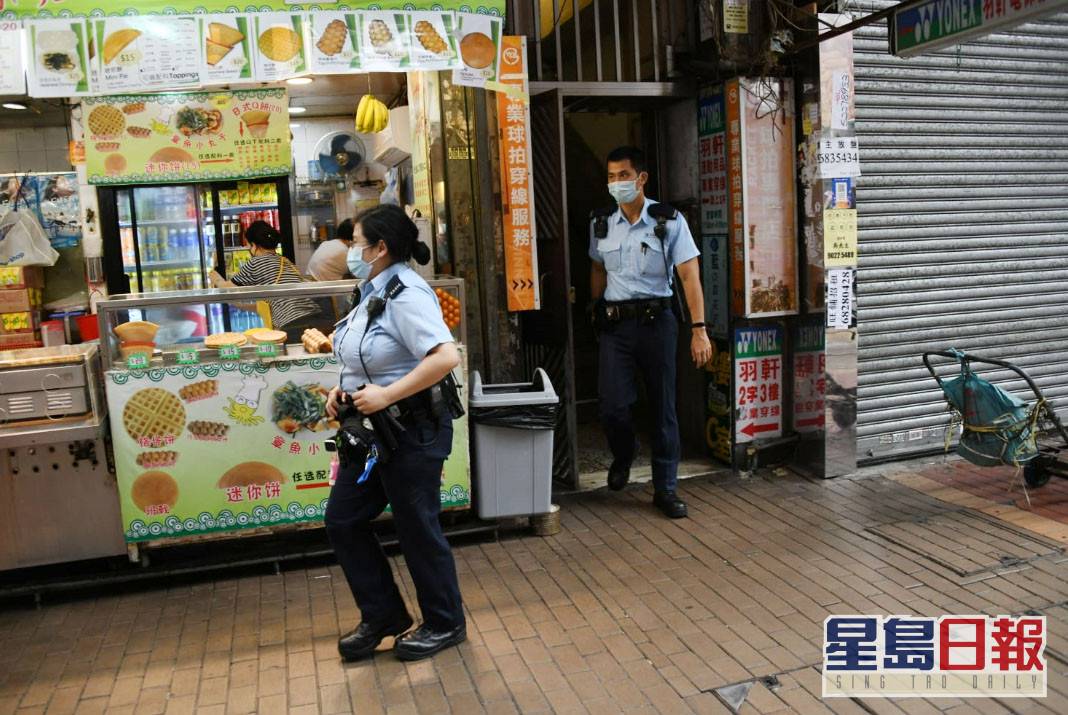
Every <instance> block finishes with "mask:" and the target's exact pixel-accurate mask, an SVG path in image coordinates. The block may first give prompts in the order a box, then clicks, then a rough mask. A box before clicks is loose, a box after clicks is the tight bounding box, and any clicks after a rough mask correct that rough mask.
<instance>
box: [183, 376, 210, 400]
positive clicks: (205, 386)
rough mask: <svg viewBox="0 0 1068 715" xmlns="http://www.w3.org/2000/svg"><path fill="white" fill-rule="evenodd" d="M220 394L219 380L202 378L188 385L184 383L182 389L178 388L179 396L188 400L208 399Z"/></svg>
mask: <svg viewBox="0 0 1068 715" xmlns="http://www.w3.org/2000/svg"><path fill="white" fill-rule="evenodd" d="M218 394H219V381H218V380H201V381H200V382H193V383H190V384H188V385H184V386H182V388H181V389H180V390H178V396H179V397H181V398H182V399H183V400H185V401H186V402H196V401H197V400H207V399H208V398H211V397H215V396H216V395H218Z"/></svg>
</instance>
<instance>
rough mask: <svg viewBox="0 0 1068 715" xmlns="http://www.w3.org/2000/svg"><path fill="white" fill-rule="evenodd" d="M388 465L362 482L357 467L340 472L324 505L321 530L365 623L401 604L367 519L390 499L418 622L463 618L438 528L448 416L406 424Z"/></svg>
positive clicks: (439, 624)
mask: <svg viewBox="0 0 1068 715" xmlns="http://www.w3.org/2000/svg"><path fill="white" fill-rule="evenodd" d="M406 427H407V431H406V432H405V433H404V435H402V436H401V438H400V447H399V448H398V449H397V452H396V453H395V454H394V455H393V457H392V459H391V460H390V462H389V464H385V465H383V464H378V465H376V466H375V468H374V469H373V470H372V471H371V474H370V476H369V477H368V478H367V480H366V481H365V482H364V483H363V484H357V483H356V479H357V477H358V476H359V473H358V472H356V471H355V470H354V469H341V470H339V473H338V476H337V481H336V482H335V484H334V486H333V487H332V488H331V490H330V501H329V502H328V504H327V507H326V519H325V521H326V533H327V534H328V535H329V537H330V543H331V544H332V545H333V547H334V552H335V553H336V554H337V560H338V563H340V564H341V569H342V570H343V571H344V572H345V578H346V579H347V580H348V582H349V588H351V589H352V595H353V596H354V597H355V598H356V605H357V606H358V607H359V609H360V614H361V616H362V618H363V620H364V622H366V623H375V624H377V623H381V622H383V621H385V620H388V619H391V618H393V617H394V616H395V614H397V613H399V612H401V611H404V610H406V609H405V605H404V600H403V599H402V598H401V594H400V590H399V589H398V588H397V584H396V583H395V582H394V581H393V572H392V571H391V570H390V567H389V560H388V559H387V558H386V555H385V553H383V551H382V546H381V544H380V543H379V542H378V538H377V537H376V536H375V534H374V532H373V531H372V530H371V520H373V519H374V518H375V517H377V516H378V515H379V514H381V513H382V512H383V510H385V508H386V504H389V505H390V506H391V508H392V510H393V524H394V527H395V528H396V531H397V539H398V541H400V546H401V550H402V551H403V552H404V559H405V561H406V562H407V565H408V571H409V572H410V573H411V575H412V581H413V582H414V583H415V591H416V596H417V598H418V600H419V608H420V610H421V611H422V613H423V621H424V622H425V623H426V624H427V625H428V626H430V627H431V628H433V629H434V630H437V631H445V630H451V629H453V628H456V627H458V626H460V625H462V624H463V623H464V612H463V604H462V602H461V600H460V585H459V583H458V581H457V578H456V563H455V562H454V561H453V558H452V551H451V550H450V549H449V542H448V541H446V540H445V535H444V534H443V533H442V531H441V523H440V522H439V521H438V515H439V514H440V513H441V468H442V465H443V464H444V461H445V458H446V457H447V456H448V455H449V451H450V448H451V447H452V422H451V421H449V420H448V419H446V420H444V421H442V422H441V423H440V424H435V423H433V422H430V421H426V420H424V421H421V422H419V423H416V424H415V425H412V426H407V425H406Z"/></svg>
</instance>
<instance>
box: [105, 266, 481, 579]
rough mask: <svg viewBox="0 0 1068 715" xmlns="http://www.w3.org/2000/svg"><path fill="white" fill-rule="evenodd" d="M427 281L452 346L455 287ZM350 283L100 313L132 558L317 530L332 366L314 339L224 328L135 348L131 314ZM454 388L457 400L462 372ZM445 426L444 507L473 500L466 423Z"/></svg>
mask: <svg viewBox="0 0 1068 715" xmlns="http://www.w3.org/2000/svg"><path fill="white" fill-rule="evenodd" d="M431 286H432V287H433V288H434V289H435V291H436V292H437V293H438V295H439V298H440V300H441V305H442V311H443V314H444V315H445V316H446V319H447V321H448V322H449V325H450V327H451V328H452V329H453V333H454V337H455V338H456V340H457V342H458V343H459V344H460V345H461V347H462V344H463V340H464V328H465V326H464V325H463V322H462V316H463V300H464V295H463V283H462V281H459V280H456V279H440V280H434V281H431ZM353 287H354V283H353V282H352V281H338V282H330V283H304V284H292V285H277V286H258V287H250V288H226V289H217V290H192V291H168V292H161V293H153V294H132V295H121V296H115V297H114V298H112V299H109V300H105V301H101V302H100V303H99V304H98V305H97V309H98V314H99V320H100V335H101V346H100V351H101V362H102V364H103V366H104V373H103V382H104V390H105V394H106V399H107V404H108V406H109V407H110V411H109V414H110V423H111V436H112V445H113V450H114V456H115V474H116V477H117V484H118V497H119V504H120V508H121V513H122V531H123V535H124V538H125V541H126V544H127V549H128V552H129V554H130V558H131V559H132V560H138V559H140V558H141V557H142V553H143V549H145V548H146V547H151V546H156V545H164V544H175V543H186V542H189V541H197V540H203V539H214V538H230V537H233V536H239V535H248V534H262V533H268V532H274V531H278V530H280V529H286V528H305V527H309V526H318V525H320V524H321V522H322V519H323V516H324V513H325V510H326V499H327V495H328V493H329V486H330V482H329V475H330V460H331V455H330V453H329V452H328V451H327V450H326V447H325V442H326V440H328V439H331V438H332V437H333V435H334V431H335V430H336V429H337V424H336V422H333V421H331V420H329V419H328V418H327V416H326V412H325V404H326V395H327V393H328V392H329V390H330V388H331V387H333V386H334V385H336V384H337V380H338V370H339V368H338V363H337V360H336V358H335V357H334V356H333V355H332V354H330V353H329V352H325V353H323V352H318V350H319V349H320V347H319V344H320V343H321V342H322V338H321V337H320V339H318V340H315V339H311V338H312V336H311V335H309V334H306V335H305V341H304V343H305V344H303V345H286V344H279V343H276V342H267V341H258V338H259V336H260V335H262V333H259V332H257V330H256V329H253V330H250V331H247V332H248V336H247V338H248V339H247V340H245V341H242V340H240V338H241V337H245V336H244V335H243V334H238V333H226V334H224V335H221V336H218V337H219V338H222V339H221V340H213V338H214V337H217V336H208V337H207V338H206V339H204V340H203V341H200V342H190V341H182V342H177V343H167V344H157V345H146V341H145V340H143V339H138V340H127V339H126V338H129V337H137V338H144V337H145V336H144V335H143V334H142V335H133V333H136V332H137V331H139V330H140V331H144V330H145V327H144V326H151V325H153V324H151V323H147V322H145V321H142V320H140V318H141V317H142V316H143V315H144V314H145V313H146V312H151V313H152V314H153V315H166V314H168V313H171V314H175V315H181V314H182V312H183V311H184V310H186V309H188V308H190V307H193V306H204V307H206V308H208V309H209V310H210V309H212V308H216V307H218V308H221V309H222V310H223V311H226V310H228V309H231V308H233V307H235V306H241V305H248V304H251V303H255V302H256V301H258V300H278V299H285V298H288V299H293V298H324V297H330V298H334V297H337V298H339V299H342V300H345V299H347V298H348V297H349V296H350V295H351V294H352V291H353ZM129 326H133V327H132V328H131V327H129ZM261 330H262V329H261ZM152 334H153V335H165V334H166V333H165V332H164V331H162V330H159V331H158V332H153V333H152ZM282 335H283V336H284V333H282ZM120 336H121V337H120ZM233 336H238V337H237V338H235V337H233ZM208 345H212V346H213V347H208ZM132 346H134V347H132ZM135 347H136V348H139V349H135ZM329 349H330V348H329V343H327V345H326V346H325V350H327V351H329ZM457 380H458V383H459V384H460V385H461V386H462V396H463V397H464V399H466V384H467V381H466V375H465V374H463V373H462V372H461V374H458V375H457ZM455 428H456V429H455V433H454V438H453V439H454V442H453V451H452V456H451V457H450V458H449V459H448V460H447V461H446V463H445V467H444V472H443V474H442V482H441V503H442V506H443V508H445V509H464V508H467V507H468V506H469V505H470V502H471V477H470V466H469V463H468V431H467V422H466V417H464V418H462V419H460V420H457V421H456V422H455Z"/></svg>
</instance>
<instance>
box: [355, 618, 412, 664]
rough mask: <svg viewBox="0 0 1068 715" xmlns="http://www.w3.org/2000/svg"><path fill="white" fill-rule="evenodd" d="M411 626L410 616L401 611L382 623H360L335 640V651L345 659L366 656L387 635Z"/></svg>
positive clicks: (396, 634)
mask: <svg viewBox="0 0 1068 715" xmlns="http://www.w3.org/2000/svg"><path fill="white" fill-rule="evenodd" d="M411 627H412V617H411V616H409V615H408V614H407V613H402V614H399V615H398V616H396V617H395V618H393V619H391V620H389V621H385V622H383V623H378V624H375V623H361V624H360V625H359V626H357V627H356V630H354V631H352V632H351V633H347V634H345V635H343V636H341V638H339V639H338V641H337V652H338V653H340V654H341V657H342V658H344V659H345V660H347V661H352V660H359V659H361V658H366V657H367V656H369V655H371V654H372V653H374V652H375V649H376V648H378V644H379V643H381V642H382V640H383V639H385V638H386V637H387V636H399V635H400V634H401V633H404V632H406V631H407V630H408V629H409V628H411Z"/></svg>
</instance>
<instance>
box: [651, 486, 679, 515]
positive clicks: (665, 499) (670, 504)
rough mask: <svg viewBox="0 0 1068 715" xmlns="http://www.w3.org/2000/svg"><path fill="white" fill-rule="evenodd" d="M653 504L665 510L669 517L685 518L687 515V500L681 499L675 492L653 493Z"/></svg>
mask: <svg viewBox="0 0 1068 715" xmlns="http://www.w3.org/2000/svg"><path fill="white" fill-rule="evenodd" d="M653 505H654V506H655V507H656V508H657V509H659V510H660V511H662V512H664V516H666V517H668V518H669V519H684V518H685V517H686V502H684V501H683V500H682V499H679V495H678V494H676V493H675V492H657V493H656V494H654V495H653Z"/></svg>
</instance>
